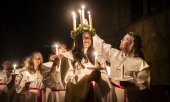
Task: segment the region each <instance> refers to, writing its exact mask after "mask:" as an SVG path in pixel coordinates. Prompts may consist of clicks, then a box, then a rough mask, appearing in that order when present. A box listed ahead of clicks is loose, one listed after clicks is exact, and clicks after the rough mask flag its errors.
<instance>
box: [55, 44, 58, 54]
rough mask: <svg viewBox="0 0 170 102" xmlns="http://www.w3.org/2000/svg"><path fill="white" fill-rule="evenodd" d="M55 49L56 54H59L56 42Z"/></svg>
mask: <svg viewBox="0 0 170 102" xmlns="http://www.w3.org/2000/svg"><path fill="white" fill-rule="evenodd" d="M55 51H56V52H55V54H56V55H58V54H59V53H58V44H55Z"/></svg>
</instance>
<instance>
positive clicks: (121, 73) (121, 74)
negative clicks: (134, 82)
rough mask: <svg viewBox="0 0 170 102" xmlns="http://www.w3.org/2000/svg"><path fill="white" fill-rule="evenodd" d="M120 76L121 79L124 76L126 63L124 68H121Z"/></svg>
mask: <svg viewBox="0 0 170 102" xmlns="http://www.w3.org/2000/svg"><path fill="white" fill-rule="evenodd" d="M120 78H121V79H123V78H124V65H123V66H122V68H121V72H120Z"/></svg>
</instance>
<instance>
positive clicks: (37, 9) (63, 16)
mask: <svg viewBox="0 0 170 102" xmlns="http://www.w3.org/2000/svg"><path fill="white" fill-rule="evenodd" d="M112 2H113V1H112V0H110V1H109V0H106V1H105V0H84V1H83V0H5V1H1V3H0V6H1V8H0V14H1V16H0V47H1V48H0V61H3V60H7V59H8V60H12V61H14V62H15V61H17V62H18V61H21V60H22V58H23V57H25V56H28V55H29V54H30V53H31V52H33V51H40V52H42V53H43V55H44V59H45V61H47V56H48V54H49V53H50V48H51V45H52V44H54V43H55V42H57V41H65V42H66V43H67V45H68V46H69V48H71V46H72V39H71V38H70V31H71V30H72V15H71V12H72V11H73V10H74V11H78V9H80V7H81V5H82V4H84V5H85V6H86V8H87V9H86V10H90V11H91V12H92V16H93V25H94V27H95V28H96V31H97V32H100V31H102V32H104V31H106V30H107V31H106V32H105V33H112V32H111V30H110V29H111V27H110V28H106V27H107V23H108V25H109V24H110V23H109V21H110V20H111V19H110V18H109V17H110V15H112V14H113V13H111V10H112V7H113V5H112ZM86 18H87V15H86ZM108 18H109V19H108ZM77 19H78V18H77ZM87 19H88V18H87ZM103 23H105V25H104V24H103ZM108 31H110V32H108ZM106 35H107V34H106Z"/></svg>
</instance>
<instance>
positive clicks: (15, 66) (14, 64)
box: [13, 64, 17, 74]
mask: <svg viewBox="0 0 170 102" xmlns="http://www.w3.org/2000/svg"><path fill="white" fill-rule="evenodd" d="M16 66H17V65H16V64H14V65H13V67H14V74H15V70H16Z"/></svg>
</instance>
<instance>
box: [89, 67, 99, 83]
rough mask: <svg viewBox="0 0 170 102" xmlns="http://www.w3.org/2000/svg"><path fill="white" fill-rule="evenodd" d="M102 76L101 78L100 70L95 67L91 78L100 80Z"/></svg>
mask: <svg viewBox="0 0 170 102" xmlns="http://www.w3.org/2000/svg"><path fill="white" fill-rule="evenodd" d="M100 78H101V73H100V70H99V69H95V70H93V71H92V72H91V74H90V78H89V80H90V81H96V82H98V81H99V79H100Z"/></svg>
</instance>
